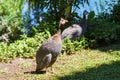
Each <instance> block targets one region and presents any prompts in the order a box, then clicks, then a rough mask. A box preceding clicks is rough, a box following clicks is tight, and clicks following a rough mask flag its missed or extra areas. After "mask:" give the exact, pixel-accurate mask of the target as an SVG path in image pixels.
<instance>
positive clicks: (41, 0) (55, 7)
mask: <svg viewBox="0 0 120 80" xmlns="http://www.w3.org/2000/svg"><path fill="white" fill-rule="evenodd" d="M84 3H88V4H89V2H88V0H57V1H56V0H34V1H33V0H29V4H30V5H29V6H32V8H34V9H35V10H37V11H39V10H44V9H46V10H47V13H49V14H47V15H48V16H49V19H53V20H59V18H60V17H65V18H67V19H68V18H70V14H71V13H72V8H73V7H76V8H79V4H84ZM36 8H37V9H36Z"/></svg>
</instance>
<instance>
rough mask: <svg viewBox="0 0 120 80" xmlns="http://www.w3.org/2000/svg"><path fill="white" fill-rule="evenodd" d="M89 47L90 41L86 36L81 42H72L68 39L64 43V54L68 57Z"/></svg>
mask: <svg viewBox="0 0 120 80" xmlns="http://www.w3.org/2000/svg"><path fill="white" fill-rule="evenodd" d="M88 47H89V42H88V39H87V38H85V37H84V36H82V37H81V39H80V41H74V42H71V40H70V39H69V38H66V39H65V40H64V41H63V49H62V53H66V54H68V55H70V54H74V53H75V52H76V51H80V50H81V49H85V48H88Z"/></svg>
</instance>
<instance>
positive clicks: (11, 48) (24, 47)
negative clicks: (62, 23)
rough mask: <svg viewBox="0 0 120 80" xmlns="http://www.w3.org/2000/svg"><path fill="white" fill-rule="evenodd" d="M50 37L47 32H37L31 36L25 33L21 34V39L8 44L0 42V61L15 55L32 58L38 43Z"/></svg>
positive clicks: (7, 59)
mask: <svg viewBox="0 0 120 80" xmlns="http://www.w3.org/2000/svg"><path fill="white" fill-rule="evenodd" d="M48 37H50V33H49V32H43V33H37V34H36V35H35V36H34V37H33V38H29V37H27V36H26V35H23V36H21V38H22V40H17V41H15V42H14V43H11V44H10V45H8V44H7V43H4V42H2V43H0V61H9V60H10V59H13V58H16V57H23V58H33V57H34V56H35V52H36V50H37V49H38V47H39V45H40V44H41V43H42V42H43V41H44V40H45V39H46V38H48Z"/></svg>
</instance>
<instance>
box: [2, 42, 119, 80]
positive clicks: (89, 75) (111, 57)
mask: <svg viewBox="0 0 120 80" xmlns="http://www.w3.org/2000/svg"><path fill="white" fill-rule="evenodd" d="M21 66H22V68H24V69H25V68H27V67H30V66H31V63H28V65H27V64H22V65H21ZM53 67H54V70H55V73H54V74H52V73H50V72H48V73H46V74H34V73H30V72H31V71H28V73H27V74H24V73H17V72H16V74H14V76H13V77H10V78H8V80H120V43H119V44H115V45H111V46H108V47H102V48H97V49H94V50H91V49H87V50H81V51H80V52H77V53H76V54H73V55H60V57H59V58H58V60H57V62H56V63H55V64H54V65H53ZM0 74H5V71H3V70H0ZM6 74H10V73H6ZM15 75H16V76H15Z"/></svg>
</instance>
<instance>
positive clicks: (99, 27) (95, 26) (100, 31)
mask: <svg viewBox="0 0 120 80" xmlns="http://www.w3.org/2000/svg"><path fill="white" fill-rule="evenodd" d="M101 16H102V15H101ZM106 20H107V19H106V18H102V19H101V18H95V19H93V20H91V21H90V22H89V23H88V30H87V34H86V37H87V38H88V39H89V40H94V41H95V43H97V44H96V45H101V44H102V45H104V44H109V43H111V42H112V43H113V42H115V41H116V40H118V39H119V37H120V36H119V31H118V30H120V25H117V24H116V23H114V22H108V21H106Z"/></svg>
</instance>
